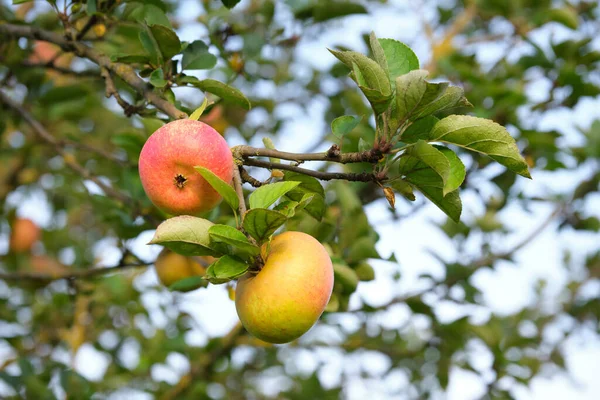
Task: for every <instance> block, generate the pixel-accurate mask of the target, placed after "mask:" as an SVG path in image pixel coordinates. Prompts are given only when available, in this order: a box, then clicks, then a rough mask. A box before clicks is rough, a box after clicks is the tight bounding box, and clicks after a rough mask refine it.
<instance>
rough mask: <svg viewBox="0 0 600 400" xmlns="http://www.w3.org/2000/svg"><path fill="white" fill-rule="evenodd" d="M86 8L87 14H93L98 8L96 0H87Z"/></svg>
mask: <svg viewBox="0 0 600 400" xmlns="http://www.w3.org/2000/svg"><path fill="white" fill-rule="evenodd" d="M86 10H87V14H88V15H92V14H94V13H95V12H96V11H97V10H98V7H97V4H96V0H87V8H86Z"/></svg>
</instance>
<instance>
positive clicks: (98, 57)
mask: <svg viewBox="0 0 600 400" xmlns="http://www.w3.org/2000/svg"><path fill="white" fill-rule="evenodd" d="M0 34H5V35H8V36H12V37H26V38H31V39H37V40H43V41H46V42H51V43H54V44H57V45H59V46H60V47H61V48H62V49H63V50H64V51H67V52H72V53H75V54H76V55H77V56H79V57H83V58H87V59H88V60H90V61H92V62H94V63H95V64H97V65H98V66H100V67H104V68H107V69H108V70H109V71H111V72H112V73H114V74H115V75H116V76H118V77H120V78H121V79H122V80H123V81H124V82H126V83H127V84H128V85H130V86H131V87H132V88H134V89H135V90H136V91H138V92H139V93H140V94H142V95H143V96H144V98H145V99H146V100H147V101H148V102H150V103H152V104H154V106H155V107H156V108H158V109H159V110H160V111H162V112H164V113H165V114H167V115H168V116H169V117H171V118H172V119H181V118H187V114H186V113H184V112H183V111H180V110H178V109H177V108H176V107H175V105H173V104H171V103H170V102H169V101H167V100H166V99H164V98H163V97H161V96H160V95H159V94H158V93H156V92H154V90H153V88H152V87H151V86H150V85H149V84H148V83H147V82H146V81H144V80H143V79H142V78H140V77H139V76H138V74H137V73H136V72H135V70H134V69H133V68H132V67H131V66H129V65H127V64H123V63H118V62H112V61H111V60H110V57H108V56H106V55H105V54H102V53H100V52H98V51H97V50H95V49H93V48H91V47H89V46H87V45H85V44H83V43H81V42H74V41H71V40H69V39H67V38H65V37H64V36H61V35H59V34H57V33H54V32H50V31H47V30H43V29H40V28H36V27H33V26H26V25H15V24H0Z"/></svg>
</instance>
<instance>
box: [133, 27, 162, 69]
mask: <svg viewBox="0 0 600 400" xmlns="http://www.w3.org/2000/svg"><path fill="white" fill-rule="evenodd" d="M138 36H139V38H140V42H141V43H142V47H143V48H144V50H146V52H147V53H148V59H149V61H150V63H151V64H152V65H155V66H156V65H162V54H161V53H160V49H159V48H158V45H157V44H156V42H155V41H154V38H153V37H152V36H151V33H150V32H149V30H141V31H140V33H139V35H138Z"/></svg>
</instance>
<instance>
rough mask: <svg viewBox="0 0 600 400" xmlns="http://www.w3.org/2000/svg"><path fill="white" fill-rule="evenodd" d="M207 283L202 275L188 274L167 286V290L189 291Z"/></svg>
mask: <svg viewBox="0 0 600 400" xmlns="http://www.w3.org/2000/svg"><path fill="white" fill-rule="evenodd" d="M207 284H208V281H207V280H206V278H205V277H204V276H202V275H197V276H188V277H187V278H183V279H180V280H178V281H177V282H175V283H173V284H172V285H171V286H169V290H171V291H174V292H190V291H192V290H196V289H199V288H201V287H206V286H207Z"/></svg>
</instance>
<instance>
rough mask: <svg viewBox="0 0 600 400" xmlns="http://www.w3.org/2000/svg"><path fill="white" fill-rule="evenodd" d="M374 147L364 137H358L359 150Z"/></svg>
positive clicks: (367, 149)
mask: <svg viewBox="0 0 600 400" xmlns="http://www.w3.org/2000/svg"><path fill="white" fill-rule="evenodd" d="M372 148H373V146H371V145H370V144H369V143H367V141H366V140H365V139H363V138H360V139H358V151H360V152H362V151H369V150H371V149H372Z"/></svg>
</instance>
